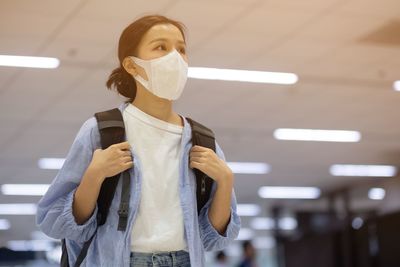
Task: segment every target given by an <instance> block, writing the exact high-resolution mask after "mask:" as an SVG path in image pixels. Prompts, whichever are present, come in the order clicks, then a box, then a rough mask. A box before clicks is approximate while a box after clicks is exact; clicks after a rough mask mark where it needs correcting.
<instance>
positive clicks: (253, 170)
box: [228, 162, 270, 174]
mask: <svg viewBox="0 0 400 267" xmlns="http://www.w3.org/2000/svg"><path fill="white" fill-rule="evenodd" d="M228 166H229V168H231V170H232V172H234V173H246V174H266V173H268V172H269V171H270V166H269V165H268V164H266V163H261V162H260V163H259V162H228Z"/></svg>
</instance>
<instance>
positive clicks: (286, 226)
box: [278, 217, 297, 231]
mask: <svg viewBox="0 0 400 267" xmlns="http://www.w3.org/2000/svg"><path fill="white" fill-rule="evenodd" d="M278 223H279V228H280V229H282V230H288V231H290V230H294V229H296V228H297V220H296V219H295V218H292V217H283V218H280V219H279V221H278Z"/></svg>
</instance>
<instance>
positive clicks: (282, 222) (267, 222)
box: [250, 217, 297, 231]
mask: <svg viewBox="0 0 400 267" xmlns="http://www.w3.org/2000/svg"><path fill="white" fill-rule="evenodd" d="M278 225H279V229H281V230H287V231H290V230H294V229H296V228H297V220H296V219H295V218H292V217H282V218H279V219H278ZM250 226H251V228H253V229H255V230H273V229H275V221H274V219H272V218H269V217H259V218H254V219H253V220H252V221H251V223H250Z"/></svg>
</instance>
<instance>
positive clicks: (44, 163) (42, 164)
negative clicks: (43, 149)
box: [38, 158, 65, 170]
mask: <svg viewBox="0 0 400 267" xmlns="http://www.w3.org/2000/svg"><path fill="white" fill-rule="evenodd" d="M64 161H65V158H41V159H39V161H38V165H39V168H41V169H49V170H58V169H61V167H62V166H63V164H64Z"/></svg>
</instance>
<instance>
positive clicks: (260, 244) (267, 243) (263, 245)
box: [253, 236, 276, 249]
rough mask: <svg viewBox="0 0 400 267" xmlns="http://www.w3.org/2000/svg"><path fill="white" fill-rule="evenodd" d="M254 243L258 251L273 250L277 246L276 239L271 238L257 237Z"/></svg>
mask: <svg viewBox="0 0 400 267" xmlns="http://www.w3.org/2000/svg"><path fill="white" fill-rule="evenodd" d="M253 243H254V247H255V248H257V249H271V248H273V247H275V246H276V241H275V238H273V237H271V236H264V237H256V238H254V240H253Z"/></svg>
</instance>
